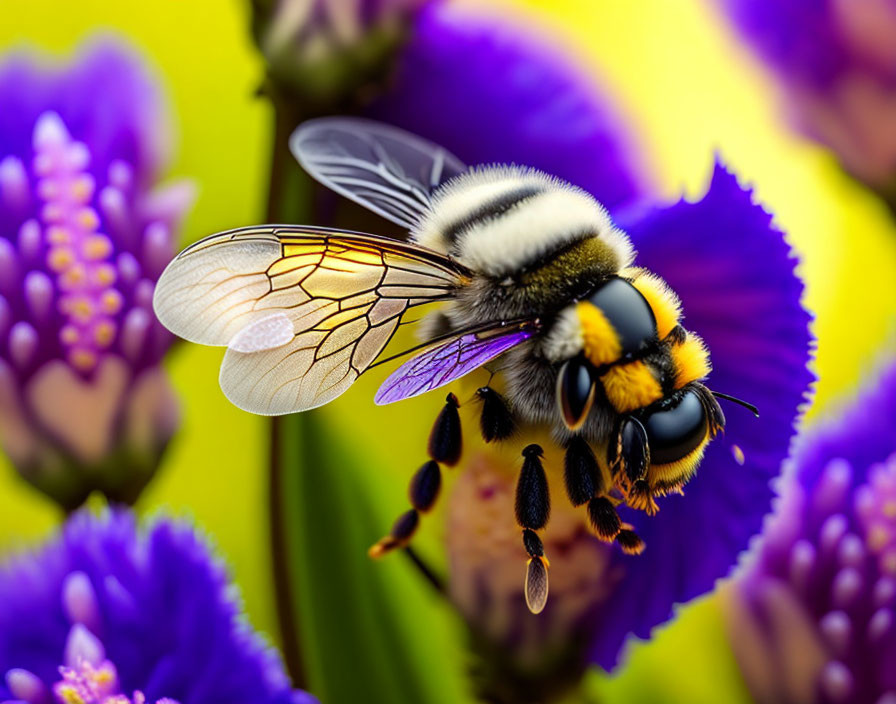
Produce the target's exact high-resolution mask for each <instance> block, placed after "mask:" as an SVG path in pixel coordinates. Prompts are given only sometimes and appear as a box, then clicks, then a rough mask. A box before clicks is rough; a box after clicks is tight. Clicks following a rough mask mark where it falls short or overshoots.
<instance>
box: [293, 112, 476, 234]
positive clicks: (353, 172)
mask: <svg viewBox="0 0 896 704" xmlns="http://www.w3.org/2000/svg"><path fill="white" fill-rule="evenodd" d="M289 144H290V149H292V153H293V154H294V155H295V157H296V159H298V160H299V163H300V164H301V165H302V167H303V168H304V169H305V170H306V171H307V172H308V173H309V174H311V176H313V177H314V178H315V179H317V180H318V181H320V182H321V183H322V184H324V185H325V186H327V187H328V188H331V189H332V190H334V191H336V192H337V193H339V194H341V195H343V196H345V197H346V198H350V199H351V200H353V201H355V202H357V203H360V204H361V205H363V206H364V207H365V208H369V209H370V210H372V211H373V212H375V213H377V214H378V215H382V216H383V217H384V218H387V219H389V220H391V221H392V222H395V223H398V224H399V225H403V226H404V227H406V228H408V229H410V228H412V227H413V226H414V224H415V223H416V222H417V221H418V220H419V219H420V217H421V216H422V215H423V214H424V213H425V212H426V211H427V209H428V208H429V205H430V202H431V197H432V193H433V191H434V190H435V189H436V188H438V187H439V186H440V185H441V184H443V183H445V181H447V180H448V179H450V178H453V177H454V176H457V175H458V174H460V173H463V172H464V171H466V170H467V167H466V166H464V164H463V163H462V162H461V161H460V160H459V159H458V158H457V157H455V156H454V155H453V154H451V153H450V152H448V151H446V150H445V149H443V148H442V147H440V146H438V145H437V144H433V143H432V142H429V141H427V140H425V139H423V138H422V137H418V136H417V135H414V134H411V133H410V132H405V131H404V130H401V129H398V128H397V127H391V126H389V125H384V124H382V123H379V122H374V121H372V120H364V119H361V118H351V117H322V118H318V119H316V120H309V121H307V122H305V123H303V124H302V125H300V126H299V127H298V128H297V129H296V131H295V132H293V134H292V137H291V138H290V140H289Z"/></svg>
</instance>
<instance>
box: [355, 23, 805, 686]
mask: <svg viewBox="0 0 896 704" xmlns="http://www.w3.org/2000/svg"><path fill="white" fill-rule="evenodd" d="M365 114H368V115H370V116H372V117H376V118H378V119H382V120H387V121H389V122H392V123H395V124H399V125H401V126H403V127H406V128H407V129H410V130H412V131H414V132H417V133H419V134H421V135H423V136H425V137H428V138H430V139H433V140H435V141H436V142H439V143H441V144H443V145H445V146H446V147H448V148H449V149H450V150H451V151H453V152H454V153H456V154H457V155H458V156H459V157H461V158H462V159H463V160H465V161H466V162H467V163H470V164H476V163H483V162H515V163H518V164H524V165H527V166H534V167H536V168H539V169H542V170H544V171H546V172H549V173H552V174H556V175H557V176H560V177H561V178H564V179H567V180H569V181H571V182H572V183H574V184H576V185H579V186H582V187H584V188H586V189H587V190H589V191H590V192H591V193H593V194H594V195H595V196H596V197H597V198H598V199H599V200H601V201H602V202H603V203H604V204H606V205H607V206H608V207H609V208H610V210H611V212H612V214H613V216H614V218H615V219H616V220H617V222H618V223H620V224H622V225H623V226H624V227H625V228H626V229H627V230H628V232H629V234H630V236H631V238H632V240H633V242H634V244H635V246H636V248H637V249H638V250H639V255H638V258H637V260H636V262H637V263H638V264H639V265H642V266H646V267H648V268H650V269H652V270H653V271H654V272H656V273H657V274H659V275H660V276H662V277H663V278H665V279H666V280H667V281H668V282H669V284H670V285H671V286H672V288H673V289H674V290H675V291H676V292H677V293H678V294H679V296H680V297H681V299H682V302H683V309H684V313H685V321H684V324H685V325H686V327H687V328H688V329H690V330H693V331H695V332H697V333H698V334H700V335H701V336H703V338H704V339H705V341H706V343H707V345H708V347H709V349H710V351H711V354H712V361H713V372H712V374H711V375H710V382H709V383H710V385H711V388H713V389H717V390H719V391H723V392H726V393H730V394H734V395H735V396H739V397H742V398H744V399H747V400H749V401H750V402H752V403H755V404H756V405H758V407H759V409H760V412H761V418H760V419H758V420H757V419H756V418H754V417H752V415H750V414H749V413H747V412H746V411H745V410H744V409H742V408H739V407H737V406H729V407H726V409H725V410H726V414H727V416H728V426H727V428H726V432H725V436H724V437H723V438H719V439H717V440H716V441H714V442H713V443H712V444H711V445H710V447H709V449H708V450H707V453H706V457H705V459H704V460H703V463H702V466H701V467H700V469H699V471H698V474H697V476H696V477H695V478H694V479H693V480H692V481H691V482H690V484H688V486H687V487H686V488H685V496H670V497H667V498H665V499H663V500H661V502H660V506H661V510H660V512H659V514H658V515H657V516H655V517H648V516H645V515H644V514H641V513H636V512H633V511H631V512H626V513H625V514H624V516H623V517H624V519H625V520H626V521H628V522H630V523H631V524H633V525H634V526H635V528H636V530H637V531H638V533H639V534H640V535H641V536H642V537H643V538H644V539H645V542H646V544H647V549H646V551H645V552H644V554H642V555H638V556H627V555H624V554H622V552H621V551H619V550H618V548H613V547H607V546H606V545H604V544H601V543H599V542H598V541H597V540H595V539H594V538H593V537H591V536H590V534H589V532H588V531H587V529H586V528H585V525H586V518H585V516H584V512H583V511H581V510H579V511H576V512H574V509H571V508H569V509H567V508H566V504H567V501H566V499H565V496H564V495H563V494H564V491H563V488H562V481H560V480H559V479H558V477H560V475H561V474H562V460H561V459H560V457H559V455H555V456H552V455H551V453H550V452H548V453H547V454H546V457H545V466H546V467H547V468H548V472H549V474H551V473H553V476H552V477H551V478H550V481H551V482H552V486H553V485H556V486H553V488H554V491H553V494H554V496H555V497H556V500H555V501H553V516H552V519H551V523H550V524H549V526H548V529H547V530H546V532H545V536H544V537H545V551H546V554H547V556H548V558H549V559H550V561H551V565H552V567H551V597H550V599H549V600H548V606H547V609H546V610H545V611H544V612H543V613H542V614H540V615H538V616H533V615H531V614H529V613H528V611H527V609H526V606H525V602H524V597H523V574H524V567H523V566H524V564H525V556H524V555H523V553H522V546H521V545H520V540H519V535H518V531H517V529H516V528H514V526H513V520H512V515H513V510H512V498H511V497H512V487H513V482H514V481H515V476H516V472H518V470H519V464H518V463H519V459H518V453H516V452H509V453H507V452H505V453H497V454H496V453H493V452H490V451H489V452H487V453H486V454H477V453H476V452H468V455H467V456H468V464H467V467H466V469H465V471H464V474H463V476H462V477H461V478H460V479H459V486H458V487H457V490H456V492H455V493H454V495H453V496H452V497H451V498H450V502H451V503H450V507H449V523H450V529H449V531H448V536H449V537H448V550H449V562H450V587H451V593H452V597H453V598H454V600H455V602H456V603H457V605H458V607H459V609H460V610H461V612H462V613H463V614H464V615H465V617H466V618H467V620H468V622H469V623H470V625H471V628H472V631H473V633H474V636H475V637H474V642H475V643H476V644H477V646H478V649H479V650H480V653H481V654H484V655H485V657H484V660H483V662H484V663H485V664H483V668H485V669H486V671H488V669H489V668H498V672H499V674H500V677H495V676H492V677H490V678H489V680H490V684H491V685H492V686H494V685H495V684H496V683H500V686H501V687H508V688H509V690H505V691H503V693H502V692H501V691H495V690H494V689H492V690H489V691H488V694H489V695H490V696H492V697H495V698H496V699H497V700H505V699H510V700H513V699H514V698H515V697H516V698H517V700H518V701H521V699H519V697H520V696H523V695H524V694H525V696H530V697H532V698H533V700H538V698H539V697H540V696H542V695H545V693H546V692H547V691H550V692H554V693H556V692H558V691H559V690H560V689H562V687H563V686H564V683H565V684H566V685H568V684H569V683H570V682H571V681H574V680H575V678H576V677H577V676H578V675H579V674H581V672H582V670H583V669H584V668H585V666H586V665H587V662H589V661H590V662H594V663H597V664H599V665H601V666H603V667H604V668H608V669H609V668H612V667H614V666H615V665H616V663H617V662H618V659H619V655H620V651H621V649H622V646H623V644H624V643H625V641H626V639H627V638H628V637H629V636H630V635H632V634H634V635H635V636H638V637H640V638H648V637H649V636H650V633H651V630H652V629H653V628H654V627H655V626H656V625H658V624H660V623H662V622H664V621H666V620H668V619H669V618H671V616H672V610H673V606H674V605H675V604H678V603H682V602H685V601H688V600H690V599H693V598H694V597H696V596H699V595H700V594H704V593H706V592H707V591H709V590H711V589H712V588H713V586H714V584H715V582H716V580H718V579H719V578H722V577H725V576H726V575H727V574H728V573H729V572H730V571H731V569H732V568H733V566H734V565H735V563H736V561H737V559H738V556H739V554H740V553H741V551H743V550H744V549H745V548H746V547H747V545H748V542H749V540H750V538H751V537H752V536H754V535H755V534H756V533H757V532H758V531H759V530H760V527H761V523H762V519H763V516H764V515H765V514H766V513H767V512H768V511H769V510H770V507H771V501H772V497H773V491H772V489H771V488H770V487H769V482H770V481H771V480H772V479H773V478H774V477H775V476H776V475H777V474H778V471H779V467H780V465H781V462H782V461H783V459H784V458H785V456H786V453H787V449H788V444H789V441H790V437H791V435H792V433H793V423H794V420H795V418H796V415H797V409H798V407H799V406H800V404H801V403H802V402H803V400H804V394H805V393H806V392H807V389H808V387H809V384H810V382H811V378H812V377H811V374H810V372H809V371H808V370H807V368H806V363H807V361H808V358H809V347H810V336H809V332H808V322H809V315H808V314H807V313H806V311H805V310H804V309H803V308H802V306H801V304H800V297H801V294H802V284H801V283H800V281H799V279H798V278H797V277H796V275H795V274H794V265H795V260H794V258H793V257H792V254H791V252H790V250H789V247H788V245H787V243H786V241H785V239H784V237H783V235H782V233H781V232H780V231H778V230H777V229H776V228H775V227H774V226H773V225H772V222H771V216H770V215H769V214H768V213H767V212H766V211H765V210H763V209H762V208H761V207H760V206H759V205H757V204H755V203H754V202H753V199H752V196H751V193H750V191H749V190H747V189H745V188H743V187H742V186H740V185H739V184H738V182H737V180H736V178H735V177H734V176H733V175H732V174H731V173H730V172H729V171H727V170H726V169H725V168H724V167H723V166H721V165H717V166H716V169H715V171H714V173H713V174H712V178H711V182H710V184H709V187H708V190H707V192H706V194H705V195H704V196H703V197H702V198H700V199H698V200H697V201H696V202H687V201H681V202H679V203H675V204H671V205H665V206H659V205H658V206H655V207H647V206H645V205H644V204H645V203H646V202H649V201H650V200H651V196H650V195H649V191H648V189H647V188H646V187H645V185H644V184H645V183H647V182H648V181H649V173H646V172H645V170H644V169H640V168H639V165H640V164H641V163H642V162H643V159H641V158H639V156H638V154H637V151H636V146H635V145H634V140H633V139H632V138H631V136H630V135H628V134H627V133H626V132H625V129H624V125H625V123H624V120H623V119H622V118H621V117H620V116H619V115H618V113H617V111H616V108H615V106H614V105H613V103H612V100H611V99H610V98H609V97H608V96H607V95H606V94H605V93H604V92H602V91H601V89H600V86H599V85H596V84H595V80H594V78H593V77H592V76H590V75H588V74H585V73H583V72H582V71H581V70H579V69H578V68H576V67H575V65H573V64H571V63H570V61H569V60H568V59H567V58H566V57H565V56H564V55H563V53H562V52H560V51H559V50H557V49H556V48H555V47H552V46H550V45H546V44H545V43H544V42H543V41H541V40H539V39H536V38H535V37H534V35H533V32H532V30H531V29H529V28H527V27H525V26H517V25H515V24H514V23H511V22H509V21H507V20H506V19H502V20H501V23H499V22H498V21H496V20H495V19H494V17H491V18H486V17H480V16H477V15H476V14H475V12H473V11H471V10H469V9H463V8H457V7H442V6H435V7H433V8H430V10H428V11H427V12H425V13H424V14H423V15H421V17H420V19H419V20H418V23H417V25H416V27H415V33H414V34H413V38H412V40H411V42H410V44H409V45H408V46H407V47H406V48H405V49H404V52H403V53H402V55H401V57H400V59H399V63H398V69H397V72H396V75H395V77H394V81H393V84H392V87H391V89H390V90H389V91H388V92H386V93H385V94H384V95H383V96H382V97H381V98H379V99H378V100H377V101H376V102H375V103H374V104H373V105H372V106H371V108H370V109H369V110H368V111H367V113H365ZM654 200H655V198H654ZM521 442H522V441H521ZM520 444H521V443H514V447H517V446H518V445H520ZM522 444H524V443H522ZM544 444H545V445H548V444H550V443H544ZM468 447H469V445H468ZM573 512H574V513H573ZM533 672H537V673H538V674H537V675H533ZM491 674H492V675H494V674H495V672H494V671H491ZM514 677H516V678H520V679H519V680H518V681H517V683H516V685H517V686H516V687H515V688H514V685H513V684H512V680H513V678H514ZM539 687H542V688H543V689H539ZM502 696H504V699H501V697H502Z"/></svg>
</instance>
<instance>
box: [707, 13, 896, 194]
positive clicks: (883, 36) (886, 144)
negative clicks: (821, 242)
mask: <svg viewBox="0 0 896 704" xmlns="http://www.w3.org/2000/svg"><path fill="white" fill-rule="evenodd" d="M719 2H720V3H721V4H722V6H723V7H724V8H725V10H726V11H727V12H728V14H729V15H730V16H731V18H732V21H733V22H734V23H735V24H736V25H737V26H738V28H739V29H740V30H741V33H742V34H743V35H744V36H745V38H746V39H747V40H748V41H749V42H750V43H751V44H752V45H753V46H754V47H755V49H756V51H757V52H759V54H760V55H761V56H762V57H763V58H764V59H765V60H766V61H767V62H768V63H769V64H771V66H772V67H773V68H774V69H775V70H776V72H777V74H778V78H779V80H780V82H781V84H782V88H783V92H784V99H785V101H786V105H787V110H788V112H789V113H790V115H791V117H792V119H793V120H794V121H795V123H796V125H797V126H798V127H799V128H800V129H801V130H802V131H803V132H805V133H806V134H807V135H808V136H810V137H812V138H813V139H816V140H817V141H819V142H821V143H822V144H824V145H826V146H827V147H829V148H830V149H832V150H833V151H834V152H835V153H836V154H837V156H838V158H839V159H840V161H841V163H842V164H843V166H844V167H845V168H846V169H847V170H848V171H849V172H851V173H852V174H854V175H855V176H856V177H857V178H859V179H860V180H861V181H863V182H865V183H867V184H868V185H870V186H871V187H872V188H875V189H877V190H879V191H881V192H882V193H883V194H884V195H885V196H888V197H892V198H893V199H894V200H893V201H892V203H893V204H896V130H894V129H893V124H894V122H896V4H894V3H893V2H892V0H780V2H755V1H754V0H719Z"/></svg>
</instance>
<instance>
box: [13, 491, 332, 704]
mask: <svg viewBox="0 0 896 704" xmlns="http://www.w3.org/2000/svg"><path fill="white" fill-rule="evenodd" d="M60 666H62V669H61V670H60ZM3 673H5V679H0V701H4V700H8V699H12V700H16V701H17V702H18V701H21V702H27V703H28V704H44V703H45V702H49V701H50V699H49V697H50V692H54V693H55V695H56V697H57V698H58V700H59V701H60V702H63V703H64V704H94V703H96V704H100V703H102V704H125V703H126V702H128V701H129V700H128V699H126V698H125V695H124V694H120V693H123V692H127V693H134V692H136V694H135V695H134V696H133V702H134V704H139V703H140V702H143V701H144V698H145V701H147V702H158V704H171V700H174V701H175V702H179V703H180V704H204V703H206V702H207V703H208V704H228V703H232V704H245V703H246V702H252V703H253V704H314V702H315V700H314V698H313V697H311V696H309V695H307V694H305V693H303V692H299V691H293V690H292V689H291V688H290V686H289V682H288V680H287V677H286V675H285V674H284V672H283V668H282V665H281V663H280V659H279V657H278V656H277V654H276V653H275V652H274V651H273V650H272V649H270V648H269V647H268V646H267V645H265V644H264V642H263V641H262V640H261V639H260V638H259V637H258V636H257V635H256V634H255V633H254V632H253V631H252V630H251V628H250V627H249V626H248V625H247V624H246V622H245V621H244V620H243V617H242V615H241V613H240V609H239V605H238V602H237V599H236V596H235V594H234V587H233V585H232V584H231V583H230V582H229V580H228V577H227V574H226V572H225V570H224V568H223V567H222V566H221V565H220V564H219V563H218V562H217V561H216V560H215V559H214V558H213V557H212V556H211V553H210V550H209V547H208V545H207V544H206V541H205V539H204V538H202V537H200V536H199V535H197V533H196V531H195V530H194V529H193V528H192V527H191V526H189V525H186V524H184V523H178V522H173V521H170V520H167V519H163V518H160V519H157V520H156V521H154V522H153V524H152V525H151V526H148V527H147V528H146V529H145V530H143V531H141V530H138V528H137V525H136V522H135V519H134V517H133V515H132V514H131V513H130V512H128V511H126V510H124V509H121V510H115V511H106V512H104V513H102V514H101V515H95V514H92V513H90V512H88V511H81V512H78V513H76V514H74V515H73V516H72V518H70V519H69V521H68V522H67V523H66V525H65V527H64V528H63V530H62V534H61V535H60V536H59V537H57V538H55V539H53V540H51V541H50V542H49V543H48V544H47V545H46V546H44V547H43V548H42V549H40V550H39V551H36V552H34V553H29V554H22V555H20V556H18V557H15V558H13V559H11V560H9V561H8V562H7V564H5V565H3V566H0V675H2V674H3ZM72 693H78V696H80V697H81V698H80V699H79V698H77V697H76V696H74V695H73V694H72ZM69 695H71V696H69Z"/></svg>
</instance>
